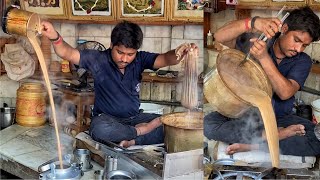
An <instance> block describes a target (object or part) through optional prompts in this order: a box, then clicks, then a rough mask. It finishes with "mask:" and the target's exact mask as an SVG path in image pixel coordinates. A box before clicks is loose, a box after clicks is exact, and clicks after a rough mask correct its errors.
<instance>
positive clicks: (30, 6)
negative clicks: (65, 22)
mask: <svg viewBox="0 0 320 180" xmlns="http://www.w3.org/2000/svg"><path fill="white" fill-rule="evenodd" d="M20 5H21V9H23V10H26V11H30V12H35V13H37V14H40V15H42V16H41V17H42V18H48V19H66V18H67V17H68V14H67V8H66V1H65V0H20Z"/></svg>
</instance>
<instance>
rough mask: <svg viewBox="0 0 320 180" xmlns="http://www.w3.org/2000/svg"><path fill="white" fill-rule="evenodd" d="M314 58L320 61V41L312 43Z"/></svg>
mask: <svg viewBox="0 0 320 180" xmlns="http://www.w3.org/2000/svg"><path fill="white" fill-rule="evenodd" d="M312 59H315V60H316V61H318V62H320V44H319V43H313V45H312Z"/></svg>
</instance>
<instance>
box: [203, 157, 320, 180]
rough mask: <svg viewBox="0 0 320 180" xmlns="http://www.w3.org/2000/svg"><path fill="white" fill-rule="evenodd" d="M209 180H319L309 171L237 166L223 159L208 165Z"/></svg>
mask: <svg viewBox="0 0 320 180" xmlns="http://www.w3.org/2000/svg"><path fill="white" fill-rule="evenodd" d="M206 166H207V167H209V168H207V169H210V170H209V171H210V172H209V173H208V175H207V176H208V179H214V180H224V179H237V180H241V179H319V177H317V176H316V175H315V174H314V173H313V172H312V171H309V170H307V169H278V168H272V167H270V164H266V166H262V167H254V166H243V165H235V162H234V161H233V160H230V159H222V160H218V161H216V162H214V163H213V164H209V165H208V164H207V165H206Z"/></svg>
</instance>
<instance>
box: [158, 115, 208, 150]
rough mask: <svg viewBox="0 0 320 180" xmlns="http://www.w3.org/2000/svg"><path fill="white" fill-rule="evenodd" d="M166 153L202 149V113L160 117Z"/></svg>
mask: <svg viewBox="0 0 320 180" xmlns="http://www.w3.org/2000/svg"><path fill="white" fill-rule="evenodd" d="M160 118H161V122H162V123H163V124H164V144H165V147H166V151H167V153H175V152H182V151H189V150H194V149H202V148H203V138H204V136H203V113H202V112H179V113H172V114H167V115H164V116H161V117H160Z"/></svg>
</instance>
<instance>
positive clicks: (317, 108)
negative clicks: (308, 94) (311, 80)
mask: <svg viewBox="0 0 320 180" xmlns="http://www.w3.org/2000/svg"><path fill="white" fill-rule="evenodd" d="M311 107H312V116H313V118H312V121H313V122H314V123H320V99H317V100H315V101H313V102H311Z"/></svg>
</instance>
